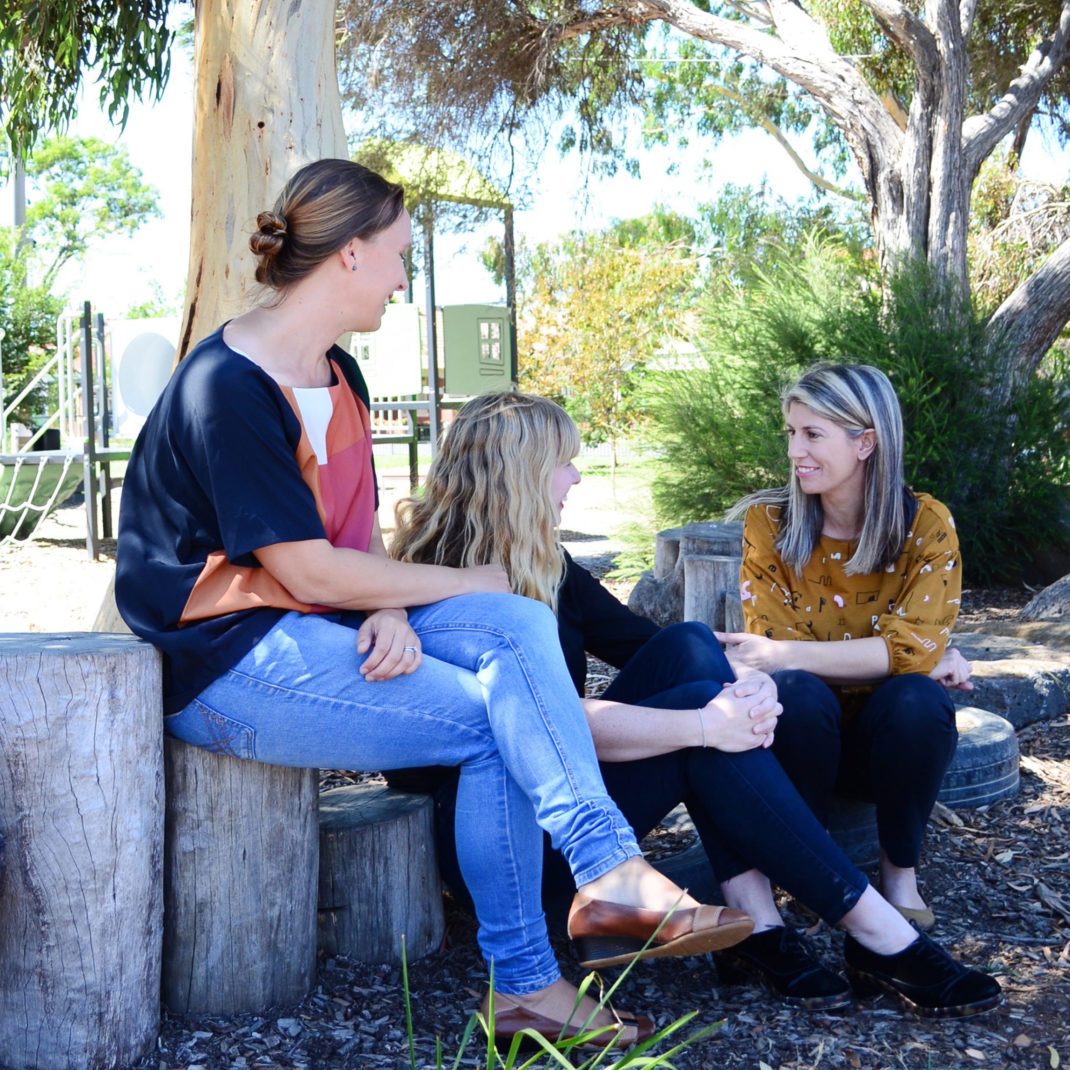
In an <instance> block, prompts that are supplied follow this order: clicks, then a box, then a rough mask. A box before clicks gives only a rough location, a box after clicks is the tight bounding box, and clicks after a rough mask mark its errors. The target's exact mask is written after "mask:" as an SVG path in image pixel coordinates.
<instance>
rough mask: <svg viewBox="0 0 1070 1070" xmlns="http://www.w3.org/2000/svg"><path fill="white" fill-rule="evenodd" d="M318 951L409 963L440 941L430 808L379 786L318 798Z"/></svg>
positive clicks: (426, 801) (422, 798)
mask: <svg viewBox="0 0 1070 1070" xmlns="http://www.w3.org/2000/svg"><path fill="white" fill-rule="evenodd" d="M319 814H320V878H319V946H320V949H321V950H323V951H325V952H326V953H327V954H329V955H345V956H347V957H349V958H353V959H358V960H361V961H364V962H391V963H397V962H400V961H401V937H402V935H404V937H405V949H406V955H407V957H408V960H409V961H410V962H412V961H414V960H415V959H418V958H421V957H422V956H424V955H426V954H428V953H430V952H431V951H434V950H435V949H436V948H438V947H440V946H441V944H442V937H443V934H444V932H445V918H444V916H443V911H442V883H441V881H440V879H439V875H438V862H437V859H436V857H435V837H434V804H433V802H432V800H431V798H430V797H429V796H427V795H415V794H411V793H409V792H402V791H391V789H390V788H387V787H385V786H384V785H382V784H360V785H356V786H354V787H345V788H336V789H335V790H333V791H325V792H324V793H323V794H322V795H321V796H320V802H319Z"/></svg>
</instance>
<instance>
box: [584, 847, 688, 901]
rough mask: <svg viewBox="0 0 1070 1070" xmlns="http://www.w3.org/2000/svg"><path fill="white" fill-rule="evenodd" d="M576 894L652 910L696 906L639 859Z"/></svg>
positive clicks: (679, 889) (668, 881)
mask: <svg viewBox="0 0 1070 1070" xmlns="http://www.w3.org/2000/svg"><path fill="white" fill-rule="evenodd" d="M579 891H580V892H581V893H582V894H583V895H585V896H587V897H588V898H589V899H601V900H603V901H605V902H607V903H618V904H620V905H621V906H631V907H647V908H649V909H651V910H669V909H671V908H672V907H677V908H687V907H694V906H698V901H697V900H695V899H693V898H692V897H691V896H689V895H688V894H687V892H686V891H685V890H684V889H682V888H680V887H678V886H677V885H676V884H674V883H673V882H672V881H671V880H669V878H668V877H666V876H664V875H663V874H661V873H659V872H658V871H657V870H656V869H654V867H653V866H651V865H650V864H649V863H648V862H647V861H646V859H644V858H642V857H641V856H639V855H636V856H635V857H633V858H629V859H627V860H626V861H624V862H622V863H621V864H620V865H619V866H614V867H613V869H611V870H609V871H607V872H606V873H603V874H602V876H600V877H597V878H595V880H593V881H589V882H588V883H587V884H584V885H581V886H580V888H579Z"/></svg>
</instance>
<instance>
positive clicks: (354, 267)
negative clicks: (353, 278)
mask: <svg viewBox="0 0 1070 1070" xmlns="http://www.w3.org/2000/svg"><path fill="white" fill-rule="evenodd" d="M349 270H350V271H356V270H357V265H356V264H354V265H353V266H352V267H351V268H350V269H349Z"/></svg>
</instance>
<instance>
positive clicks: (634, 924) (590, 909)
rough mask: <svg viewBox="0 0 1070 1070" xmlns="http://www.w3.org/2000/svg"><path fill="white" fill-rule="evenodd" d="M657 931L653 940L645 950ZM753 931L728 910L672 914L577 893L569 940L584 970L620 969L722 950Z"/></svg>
mask: <svg viewBox="0 0 1070 1070" xmlns="http://www.w3.org/2000/svg"><path fill="white" fill-rule="evenodd" d="M666 915H669V917H668V920H667V921H666V920H665V919H666ZM663 921H664V922H665V924H664V925H662V922H663ZM659 925H661V929H660V930H658V926H659ZM655 930H658V932H657V936H655V937H654V939H653V942H652V943H650V946H649V947H646V948H645V949H644V945H645V944H646V943H647V942H648V941H649V940H650V938H651V936H652V934H653V933H654V932H655ZM753 930H754V922H753V921H752V920H751V918H749V917H748V916H747V915H746V914H744V913H743V912H742V911H740V910H733V909H732V908H731V907H719V906H707V905H699V906H697V907H685V908H683V909H679V910H674V911H672V913H671V914H670V913H669V911H662V910H647V909H646V908H645V907H628V906H622V905H621V904H620V903H607V902H605V901H604V900H601V899H589V898H588V897H587V896H585V895H581V894H580V893H578V892H577V893H576V898H575V899H573V900H572V908H571V909H570V910H569V913H568V935H569V937H570V938H571V939H572V942H573V945H574V946H575V948H576V953H577V954H578V955H579V959H580V963H581V964H582V965H583V966H585V967H587V968H588V969H601V968H602V967H605V966H623V965H624V964H625V963H627V962H630V961H631V960H632V959H634V958H636V957H638V958H641V959H656V958H665V957H669V956H675V955H701V954H704V953H705V952H707V951H720V950H722V949H723V948H726V947H731V946H732V945H733V944H738V943H739V942H740V941H741V940H745V939H746V938H747V937H748V936H750V934H751V932H752V931H753Z"/></svg>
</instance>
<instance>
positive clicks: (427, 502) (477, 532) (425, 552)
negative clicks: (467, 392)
mask: <svg viewBox="0 0 1070 1070" xmlns="http://www.w3.org/2000/svg"><path fill="white" fill-rule="evenodd" d="M579 449H580V436H579V432H578V431H577V430H576V425H575V424H574V423H573V422H572V420H571V419H570V418H569V416H568V415H567V413H566V412H565V411H564V409H562V408H561V407H560V406H559V405H555V404H554V403H553V402H552V401H548V400H547V399H546V398H540V397H536V396H535V395H533V394H519V393H514V392H510V393H501V394H484V395H482V396H481V397H477V398H473V399H472V400H471V401H469V402H467V403H466V404H465V405H464V406H463V407H462V408H461V409H460V410H459V411H458V413H457V418H456V420H455V421H454V422H453V425H452V426H451V427H450V429H449V431H448V433H447V434H446V437H445V441H444V442H443V443H442V446H441V448H440V449H439V451H438V454H437V455H436V456H435V459H434V460H433V461H432V462H431V467H430V469H429V471H428V473H427V480H426V482H425V483H424V492H423V496H422V497H419V498H405V499H403V500H402V501H400V502H398V505H397V507H396V516H397V530H396V531H395V534H394V539H393V541H392V542H391V545H390V556H391V557H394V558H397V559H398V560H399V561H420V562H425V563H430V564H435V565H451V566H453V567H460V566H463V567H468V566H472V565H501V566H502V568H504V569H505V571H506V574H507V575H508V576H509V582H510V585H511V587H512V590H513V591H514V592H515V593H516V594H522V595H526V596H527V597H528V598H534V599H536V600H537V601H539V602H545V603H546V604H547V605H549V606H550V607H551V608H552V609H553V610H554V611H555V612H556V610H557V591H558V588H559V587H560V585H561V579H562V577H563V576H564V571H565V557H564V551H563V550H562V548H561V544H560V542H559V541H558V537H557V524H558V520H559V518H558V514H557V503H556V502H554V501H553V498H552V494H551V481H552V479H553V474H554V470H555V469H557V468H558V467H560V466H561V465H563V464H568V462H569V461H571V460H572V458H573V457H575V456H576V454H577V453H579Z"/></svg>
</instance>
